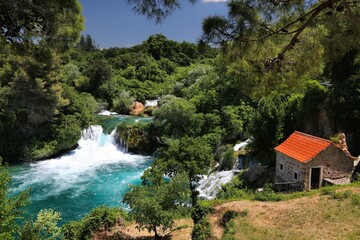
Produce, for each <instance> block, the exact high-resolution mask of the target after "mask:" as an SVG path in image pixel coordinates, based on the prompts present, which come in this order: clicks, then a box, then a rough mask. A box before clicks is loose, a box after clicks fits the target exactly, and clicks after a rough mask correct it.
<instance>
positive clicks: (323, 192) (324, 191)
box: [320, 187, 335, 195]
mask: <svg viewBox="0 0 360 240" xmlns="http://www.w3.org/2000/svg"><path fill="white" fill-rule="evenodd" d="M334 192H335V191H334V189H332V188H329V187H324V188H321V189H320V193H321V195H332V194H333V193H334Z"/></svg>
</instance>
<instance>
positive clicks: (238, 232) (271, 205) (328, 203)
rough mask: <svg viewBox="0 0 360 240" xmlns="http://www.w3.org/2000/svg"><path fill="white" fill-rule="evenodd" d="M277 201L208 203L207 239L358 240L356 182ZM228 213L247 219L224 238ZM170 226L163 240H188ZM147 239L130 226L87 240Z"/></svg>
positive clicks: (187, 224)
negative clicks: (209, 227)
mask: <svg viewBox="0 0 360 240" xmlns="http://www.w3.org/2000/svg"><path fill="white" fill-rule="evenodd" d="M281 198H282V199H284V200H283V201H279V202H259V201H253V200H232V201H227V202H226V201H225V202H222V203H220V202H221V201H219V200H216V201H213V202H212V203H210V204H214V205H215V207H214V208H215V212H214V213H213V214H211V215H209V216H208V219H209V220H210V222H211V225H212V235H213V239H226V240H230V239H241V240H247V239H251V240H261V239H266V240H273V239H284V240H285V239H286V240H291V239H294V240H300V239H314V240H315V239H316V240H318V239H326V240H331V239H349V240H352V239H353V240H357V239H360V182H357V183H354V184H351V185H348V186H332V187H327V188H322V189H319V190H315V191H310V192H298V193H293V194H286V195H282V197H281ZM228 210H233V211H236V212H247V215H246V216H238V217H236V218H235V219H234V220H232V221H231V222H230V223H231V225H230V228H229V229H228V234H224V229H223V228H222V227H221V225H220V221H221V218H222V216H223V214H224V213H225V212H226V211H228ZM176 225H177V227H178V229H175V230H174V231H173V232H172V233H168V234H166V235H167V236H168V239H169V238H170V239H177V240H180V239H181V240H187V239H189V240H190V239H191V229H192V226H193V225H192V221H191V219H181V220H178V221H177V224H176ZM116 235H117V236H116ZM119 235H122V237H119ZM124 235H127V236H128V237H125V238H124ZM153 236H154V234H153V233H148V232H147V231H138V229H136V224H135V223H133V224H131V225H129V226H126V228H125V229H119V228H115V229H114V231H113V232H112V233H110V234H107V237H104V233H98V234H97V235H96V237H95V236H94V237H95V238H93V239H98V240H100V239H112V240H115V239H153Z"/></svg>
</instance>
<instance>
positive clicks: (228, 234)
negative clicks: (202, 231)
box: [221, 220, 236, 240]
mask: <svg viewBox="0 0 360 240" xmlns="http://www.w3.org/2000/svg"><path fill="white" fill-rule="evenodd" d="M235 232H236V230H235V224H234V221H231V220H230V221H229V222H228V223H226V225H225V231H224V235H223V236H222V238H221V239H222V240H235V237H234V234H235Z"/></svg>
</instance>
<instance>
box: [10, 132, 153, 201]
mask: <svg viewBox="0 0 360 240" xmlns="http://www.w3.org/2000/svg"><path fill="white" fill-rule="evenodd" d="M114 134H115V131H113V132H112V133H111V134H110V135H106V134H104V133H103V129H102V127H101V126H91V127H90V128H88V129H86V130H84V131H83V133H82V138H81V139H80V140H79V142H78V145H79V146H78V147H77V148H76V149H75V150H73V151H71V152H69V153H68V154H66V155H64V156H61V157H59V158H54V159H48V160H44V161H39V162H36V163H31V164H30V166H29V168H28V169H26V170H24V171H23V172H21V173H18V174H16V175H15V176H13V179H14V180H15V182H18V183H20V184H19V185H17V187H16V189H14V190H15V191H21V190H24V189H27V188H30V187H31V188H36V189H37V191H36V192H37V193H36V194H34V195H33V198H35V200H39V199H46V198H47V197H49V196H59V195H61V194H63V193H65V192H67V191H72V192H73V194H75V195H78V194H81V193H83V192H84V191H86V189H87V184H89V183H90V182H91V181H94V180H98V181H101V179H97V178H98V176H97V171H99V170H103V171H112V167H111V166H116V168H117V169H125V170H126V169H128V168H132V169H137V168H139V169H140V168H143V167H144V164H146V162H148V161H149V157H146V156H141V155H132V154H127V153H123V152H121V151H120V149H119V148H118V146H117V144H116V143H115V140H114ZM136 177H139V175H138V174H137V175H136ZM119 180H120V181H121V180H122V179H119ZM40 189H42V190H40Z"/></svg>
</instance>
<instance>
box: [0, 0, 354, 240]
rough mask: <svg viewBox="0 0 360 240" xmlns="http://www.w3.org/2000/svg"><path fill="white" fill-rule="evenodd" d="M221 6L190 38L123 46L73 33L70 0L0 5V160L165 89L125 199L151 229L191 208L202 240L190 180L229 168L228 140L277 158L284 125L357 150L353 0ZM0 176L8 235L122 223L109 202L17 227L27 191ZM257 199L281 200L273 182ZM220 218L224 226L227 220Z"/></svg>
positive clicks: (51, 150) (65, 146) (237, 194)
mask: <svg viewBox="0 0 360 240" xmlns="http://www.w3.org/2000/svg"><path fill="white" fill-rule="evenodd" d="M128 2H129V3H130V4H133V5H134V6H135V10H137V11H140V13H142V14H149V13H150V14H151V16H153V17H155V19H156V20H158V21H160V20H162V17H163V16H166V15H167V14H161V11H165V12H163V13H169V12H171V10H173V9H175V6H177V5H176V4H177V1H170V2H169V1H159V2H164V5H157V3H159V2H157V1H152V2H153V3H154V4H145V2H144V1H137V0H134V1H128ZM191 2H196V1H194V0H193V1H191ZM144 4H145V5H144ZM141 6H143V7H141ZM151 7H154V8H155V10H156V9H157V11H151V9H147V8H151ZM157 7H160V8H157ZM161 7H163V8H161ZM44 9H45V10H46V11H44ZM152 10H154V9H152ZM228 11H229V15H228V16H227V17H221V16H214V17H208V18H206V19H204V22H203V37H202V39H201V41H200V42H199V43H198V44H197V45H196V44H193V43H187V42H183V43H178V42H175V41H171V40H168V39H167V38H166V37H165V36H163V35H162V34H157V35H153V36H150V37H149V38H148V39H147V40H145V41H144V42H143V43H142V44H140V45H137V46H134V47H131V48H110V49H104V50H100V49H98V48H97V46H96V43H95V41H94V40H93V39H92V38H91V36H80V33H81V30H82V29H83V17H82V15H81V6H80V4H79V2H78V1H76V0H71V1H67V2H66V3H64V2H63V1H45V2H43V3H39V4H36V5H35V4H32V2H29V1H19V0H15V1H1V2H0V16H1V18H2V19H4V21H2V22H1V23H0V28H1V35H0V136H1V138H0V156H1V157H2V161H3V162H4V163H9V164H13V163H19V162H24V161H30V160H39V159H44V158H49V157H50V156H54V155H57V154H61V153H63V152H65V151H67V150H69V149H72V148H73V147H74V146H75V145H76V142H77V141H78V140H79V139H80V133H81V129H83V128H85V127H87V126H89V125H90V124H91V123H92V122H94V117H93V116H94V113H96V112H97V111H98V110H99V109H102V108H107V109H111V110H113V111H116V112H119V113H123V114H128V113H129V112H130V109H131V106H132V103H133V101H134V100H137V101H140V102H144V101H145V99H153V98H157V97H159V96H161V101H160V108H159V109H156V110H153V111H152V112H151V114H152V115H153V117H154V118H153V122H152V123H151V125H149V126H148V127H140V126H138V127H136V128H135V130H136V131H137V132H139V133H144V132H146V131H151V135H153V136H156V139H157V140H158V142H160V143H161V145H160V146H159V147H158V149H157V151H156V154H155V160H154V162H153V164H152V167H151V168H149V169H148V170H146V171H145V172H144V174H143V176H142V185H141V186H137V187H134V188H133V189H132V190H131V191H130V192H129V193H128V194H127V195H126V196H125V198H124V202H125V203H127V204H128V205H129V206H131V209H130V211H129V216H130V217H131V218H132V219H134V220H135V221H136V222H137V223H138V224H139V228H146V229H148V230H151V231H154V232H155V235H156V236H158V229H159V230H160V229H163V230H164V229H168V228H172V227H173V225H174V218H175V217H178V216H184V215H185V216H189V215H192V217H193V220H194V223H195V225H194V231H193V238H194V239H207V238H209V237H210V235H209V234H210V229H211V223H210V222H209V220H207V218H205V217H204V216H206V215H207V214H208V213H210V212H209V211H211V208H207V207H203V206H202V205H201V204H202V203H201V202H199V200H198V197H197V192H196V191H195V185H194V183H195V182H197V181H198V180H199V175H200V174H206V173H208V170H209V169H210V168H211V167H212V166H215V165H216V163H220V166H222V169H223V170H226V169H229V168H230V167H231V166H232V164H229V162H232V161H234V158H233V157H231V154H229V153H231V151H230V150H231V149H230V148H232V145H233V144H234V143H236V142H237V141H243V140H245V139H247V138H249V137H251V139H252V142H251V144H250V146H249V151H248V154H249V155H250V156H252V157H255V158H256V159H258V160H259V161H260V162H261V163H263V164H267V165H270V166H273V165H274V160H275V153H274V150H273V148H274V147H275V146H276V145H277V144H279V143H280V142H281V141H282V140H283V139H285V138H286V137H287V136H289V135H290V134H291V133H292V132H293V131H294V130H300V131H303V132H306V133H309V134H313V135H317V136H320V137H325V138H330V137H331V136H334V135H336V133H338V132H340V131H341V132H344V133H345V134H346V136H347V142H348V145H349V150H350V152H351V153H352V154H353V155H358V154H359V153H360V149H359V148H358V146H359V144H360V132H359V131H360V125H359V124H360V121H359V120H360V115H359V106H360V80H359V78H360V61H359V59H360V58H359V57H360V54H359V49H360V46H359V44H360V41H359V36H360V25H359V22H360V21H359V20H360V19H359V18H360V9H359V3H357V2H356V1H340V0H327V1H279V2H277V1H267V0H260V1H245V0H237V1H229V2H228ZM29 13H30V14H29ZM15 20H16V21H15ZM209 43H210V44H211V45H209ZM148 113H150V111H149V112H148ZM118 128H119V129H124V128H125V127H124V126H119V127H118ZM135 130H134V131H135ZM229 149H230V150H229ZM164 174H166V175H167V176H168V177H169V178H170V181H169V180H167V179H164V178H163V175H164ZM0 176H1V182H0V184H1V185H0V187H1V188H0V210H1V213H2V214H1V216H0V237H2V238H4V239H15V238H17V237H19V238H21V239H47V237H48V238H53V239H57V238H65V239H66V238H67V239H87V238H89V237H90V236H91V235H92V234H93V233H94V232H96V231H98V230H100V229H103V228H104V227H105V226H106V230H109V229H110V228H111V227H112V226H113V225H114V221H115V220H114V219H115V216H117V218H119V216H122V218H124V219H125V220H127V217H125V215H124V214H125V213H124V212H123V211H121V210H119V209H108V208H105V207H104V208H103V207H99V208H98V209H95V210H94V211H93V212H92V213H90V215H88V216H87V217H85V218H84V219H83V220H81V221H79V222H72V223H68V224H66V225H65V226H63V227H59V226H58V225H57V224H56V222H57V221H58V220H59V218H60V214H59V213H57V212H54V211H52V210H43V211H41V212H39V214H38V216H37V218H36V219H30V220H27V221H25V222H24V223H21V222H19V221H18V220H19V218H21V216H22V214H21V207H22V206H24V205H25V204H27V201H28V192H27V191H26V192H24V193H21V194H20V195H19V196H12V197H9V196H8V195H9V194H8V191H9V190H8V183H9V175H8V173H7V171H6V167H3V166H1V174H0ZM247 189H248V188H246V186H244V184H243V182H242V181H241V180H239V179H235V180H233V182H231V183H230V184H229V185H228V186H226V187H224V188H223V191H221V192H220V193H219V198H242V197H244V196H249V193H247V192H248V191H250V192H251V190H247ZM250 195H251V194H250ZM348 195H349V196H348V197H344V198H346V199H350V198H351V199H352V200H351V201H352V202H354V203H355V205H356V203H358V195H356V194H348ZM139 196H141V197H139ZM144 196H146V197H144ZM331 196H332V195H331ZM334 196H337V195H336V194H334ZM280 198H281V197H280ZM255 199H257V200H269V199H270V200H281V199H279V195H277V194H275V193H273V192H272V191H271V189H268V190H267V191H266V192H265V193H262V194H258V195H255ZM180 203H181V204H180ZM189 206H192V208H190V207H189ZM191 209H193V210H192V213H190V211H191ZM249 213H250V214H251V210H250V209H249ZM228 215H229V216H230V215H231V213H228ZM233 217H234V218H235V219H237V218H247V214H246V213H245V212H244V213H243V214H240V215H239V216H238V215H236V214H234V215H233ZM330 217H331V216H330ZM240 222H241V221H240ZM230 223H231V221H230ZM19 224H22V225H21V226H22V227H20V225H19ZM233 224H237V223H233ZM225 226H227V229H228V230H227V232H226V234H227V236H228V235H231V234H232V233H233V230H231V229H236V228H235V227H234V226H237V225H233V227H232V226H231V225H229V224H225ZM248 229H249V231H250V232H251V231H253V229H254V228H251V227H249V228H248ZM264 231H265V232H266V230H264ZM354 234H355V233H354ZM232 235H234V234H232ZM235 235H236V234H235ZM227 238H229V239H231V236H230V237H226V239H227Z"/></svg>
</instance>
